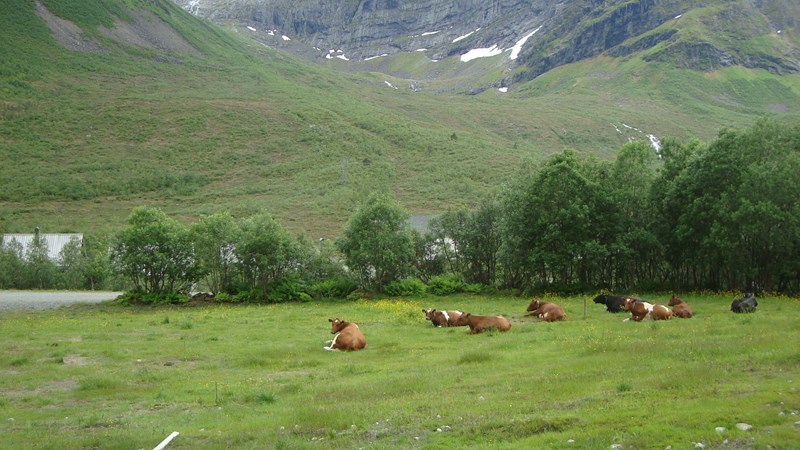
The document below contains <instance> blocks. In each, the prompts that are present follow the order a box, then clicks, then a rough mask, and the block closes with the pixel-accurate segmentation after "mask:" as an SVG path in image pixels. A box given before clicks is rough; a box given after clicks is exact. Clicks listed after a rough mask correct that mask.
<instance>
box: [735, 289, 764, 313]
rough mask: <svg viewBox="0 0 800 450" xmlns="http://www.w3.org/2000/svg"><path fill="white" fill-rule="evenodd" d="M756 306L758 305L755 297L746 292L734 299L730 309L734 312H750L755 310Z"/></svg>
mask: <svg viewBox="0 0 800 450" xmlns="http://www.w3.org/2000/svg"><path fill="white" fill-rule="evenodd" d="M756 306H758V302H757V301H756V297H755V296H754V295H753V294H752V293H750V292H748V293H746V294H744V297H743V298H740V299H736V300H734V301H733V302H732V303H731V311H733V312H735V313H751V312H756Z"/></svg>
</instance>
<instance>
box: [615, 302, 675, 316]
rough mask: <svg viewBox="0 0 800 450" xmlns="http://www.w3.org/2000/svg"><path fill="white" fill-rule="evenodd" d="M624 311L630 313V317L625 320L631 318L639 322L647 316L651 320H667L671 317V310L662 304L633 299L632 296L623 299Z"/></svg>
mask: <svg viewBox="0 0 800 450" xmlns="http://www.w3.org/2000/svg"><path fill="white" fill-rule="evenodd" d="M625 311H628V312H630V313H631V316H630V318H628V319H625V320H633V321H636V322H641V321H642V320H644V319H646V318H648V319H653V320H669V319H672V311H670V310H669V308H667V307H666V306H664V305H654V304H652V303H648V302H645V301H641V300H634V299H632V298H629V299H626V300H625Z"/></svg>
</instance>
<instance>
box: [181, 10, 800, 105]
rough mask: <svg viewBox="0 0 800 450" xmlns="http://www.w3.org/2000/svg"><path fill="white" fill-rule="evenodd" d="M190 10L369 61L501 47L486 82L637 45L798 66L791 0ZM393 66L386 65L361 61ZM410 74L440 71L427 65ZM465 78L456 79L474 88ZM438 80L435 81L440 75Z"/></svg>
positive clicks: (704, 58)
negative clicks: (499, 67)
mask: <svg viewBox="0 0 800 450" xmlns="http://www.w3.org/2000/svg"><path fill="white" fill-rule="evenodd" d="M176 2H177V3H178V4H180V5H182V6H183V7H185V8H186V9H187V10H188V11H190V12H192V13H193V14H197V15H200V16H203V17H206V18H209V19H211V20H215V21H219V22H222V23H231V22H233V23H237V24H239V26H240V27H241V30H242V31H243V32H246V33H247V34H248V35H249V36H251V37H253V38H254V39H257V40H260V41H262V42H265V43H268V44H269V45H275V46H279V47H282V48H285V49H287V50H290V51H293V52H295V53H298V54H302V55H304V56H310V57H312V58H328V59H330V58H334V57H337V58H339V59H342V60H347V61H355V60H361V61H364V60H372V59H374V58H375V57H378V56H381V57H383V58H397V57H398V56H399V55H400V54H402V53H407V52H415V51H419V52H422V53H424V54H425V55H426V56H427V57H428V58H429V59H431V60H433V61H439V60H442V59H445V58H448V57H456V58H458V57H460V58H461V59H462V60H468V59H469V58H471V57H477V55H479V54H480V52H478V53H476V50H477V49H483V50H484V52H483V55H493V54H504V55H505V56H506V57H507V58H505V60H504V61H503V65H504V67H505V68H507V69H508V70H513V72H514V73H513V75H512V76H507V75H506V74H504V73H502V72H500V73H498V74H497V75H496V76H495V79H494V80H493V82H492V83H490V84H491V85H495V86H507V85H511V84H513V83H518V82H522V81H527V80H531V79H533V78H535V77H537V76H539V75H541V74H542V73H545V72H547V71H549V70H551V69H553V68H555V67H558V66H561V65H564V64H568V63H573V62H577V61H582V60H586V59H588V58H593V57H596V56H599V55H603V54H607V55H609V56H613V57H624V56H629V55H631V54H634V53H639V54H644V55H645V56H646V58H647V60H649V61H663V62H668V63H669V64H672V65H673V66H675V67H682V68H689V69H695V70H702V71H708V70H714V69H717V68H720V67H727V66H743V67H747V68H764V69H766V70H769V71H771V72H773V73H777V74H789V73H797V72H798V71H800V40H799V38H798V30H797V23H798V21H800V4H798V3H797V2H793V1H790V0H763V1H757V2H753V1H747V0H737V1H729V0H727V1H713V2H699V1H687V0H666V1H656V0H616V1H600V0H571V1H561V2H547V1H543V0H539V1H533V2H521V1H517V0H497V1H492V2H484V1H476V0H467V1H459V2H452V1H443V0H424V1H419V2H397V1H379V0H376V1H372V0H369V1H359V2H338V1H317V0H315V1H302V0H301V1H284V0H277V1H269V2H265V1H260V0H176ZM367 67H370V68H375V70H386V71H387V72H386V73H389V74H393V75H397V76H401V77H402V76H403V75H404V74H403V73H402V72H396V71H391V70H390V69H386V67H387V65H386V64H383V65H375V66H374V67H373V66H367ZM422 75H423V76H422V77H421V78H431V77H442V76H447V75H448V74H447V73H444V74H442V73H440V72H436V71H435V70H431V71H428V72H426V73H424V74H422ZM478 78H480V77H477V76H476V77H473V79H472V80H471V83H469V85H465V84H464V82H463V81H464V80H463V79H461V80H456V82H454V83H453V88H454V89H456V90H464V91H466V90H473V91H474V89H475V88H479V89H480V88H485V87H486V83H485V82H484V81H483V80H480V79H478ZM441 84H443V83H440V85H441Z"/></svg>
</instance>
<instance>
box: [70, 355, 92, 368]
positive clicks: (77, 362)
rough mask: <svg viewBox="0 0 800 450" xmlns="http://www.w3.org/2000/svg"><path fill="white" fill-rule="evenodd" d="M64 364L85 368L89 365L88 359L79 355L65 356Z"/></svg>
mask: <svg viewBox="0 0 800 450" xmlns="http://www.w3.org/2000/svg"><path fill="white" fill-rule="evenodd" d="M64 364H67V365H73V366H85V365H87V364H89V358H87V357H85V356H81V355H66V356H64Z"/></svg>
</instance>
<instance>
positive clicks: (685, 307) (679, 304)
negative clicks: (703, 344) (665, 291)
mask: <svg viewBox="0 0 800 450" xmlns="http://www.w3.org/2000/svg"><path fill="white" fill-rule="evenodd" d="M667 305H669V306H672V315H674V316H677V317H680V318H681V319H689V318H691V317H692V308H690V307H689V304H688V303H686V302H685V301H683V300H681V299H680V298H678V296H677V295H675V294H672V298H670V299H669V303H667Z"/></svg>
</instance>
